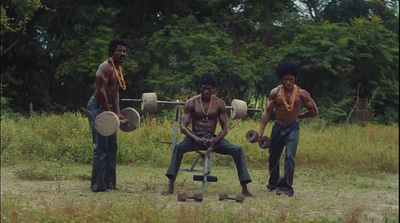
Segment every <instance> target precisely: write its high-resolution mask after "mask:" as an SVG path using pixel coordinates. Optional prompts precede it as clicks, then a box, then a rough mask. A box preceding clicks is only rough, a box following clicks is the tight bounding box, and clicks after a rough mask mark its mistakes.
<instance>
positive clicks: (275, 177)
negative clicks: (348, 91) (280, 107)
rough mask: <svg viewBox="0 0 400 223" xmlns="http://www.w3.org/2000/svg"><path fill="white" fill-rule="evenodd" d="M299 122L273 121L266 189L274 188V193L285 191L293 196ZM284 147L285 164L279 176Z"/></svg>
mask: <svg viewBox="0 0 400 223" xmlns="http://www.w3.org/2000/svg"><path fill="white" fill-rule="evenodd" d="M299 129H300V128H299V123H298V122H293V123H291V124H289V125H286V126H283V125H280V124H278V123H275V124H274V126H273V127H272V132H271V147H270V148H269V174H270V178H269V182H268V186H267V188H268V189H271V190H276V193H278V194H280V193H285V194H287V195H289V196H293V194H294V190H293V187H292V185H293V176H294V168H295V166H296V163H295V160H294V158H295V156H296V151H297V145H298V143H299ZM283 147H286V152H285V166H284V171H283V173H282V175H281V176H279V162H280V158H281V155H282V152H283Z"/></svg>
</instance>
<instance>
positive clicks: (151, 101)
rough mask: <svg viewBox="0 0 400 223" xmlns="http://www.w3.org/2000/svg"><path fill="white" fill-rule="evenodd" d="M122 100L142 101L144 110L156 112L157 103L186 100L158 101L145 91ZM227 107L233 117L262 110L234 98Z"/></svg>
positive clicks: (153, 94) (153, 95)
mask: <svg viewBox="0 0 400 223" xmlns="http://www.w3.org/2000/svg"><path fill="white" fill-rule="evenodd" d="M121 101H122V102H140V103H141V109H142V111H144V112H156V111H157V104H169V105H184V104H185V102H174V101H158V100H157V95H156V93H155V92H149V93H143V94H142V99H121ZM226 108H227V109H231V117H232V119H245V118H246V116H247V111H255V112H261V110H260V109H254V108H247V103H246V102H245V101H243V100H239V99H233V100H232V102H231V106H226Z"/></svg>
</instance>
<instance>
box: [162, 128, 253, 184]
mask: <svg viewBox="0 0 400 223" xmlns="http://www.w3.org/2000/svg"><path fill="white" fill-rule="evenodd" d="M193 133H194V134H195V135H196V136H198V137H203V136H205V135H207V134H208V133H196V132H193ZM211 135H212V136H215V134H211ZM195 150H207V148H205V147H204V146H202V145H199V144H197V143H196V142H195V141H194V140H193V139H191V138H189V137H185V138H183V139H182V140H181V141H180V142H178V143H177V144H176V145H175V146H174V148H173V149H172V157H171V163H170V165H169V168H168V170H167V173H166V174H165V175H166V176H167V177H168V178H172V179H176V177H177V175H178V171H179V168H180V166H181V162H182V158H183V154H184V153H186V152H191V151H195ZM213 151H214V152H216V153H219V154H224V155H231V156H232V157H233V160H234V162H235V164H236V170H237V174H238V177H239V181H240V184H245V183H250V182H251V178H250V175H249V173H248V171H247V167H246V161H245V158H244V153H243V149H242V147H241V146H239V145H236V144H234V143H232V142H230V141H229V140H227V139H221V140H220V141H218V142H217V143H216V144H215V145H214V150H213Z"/></svg>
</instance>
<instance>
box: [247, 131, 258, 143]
mask: <svg viewBox="0 0 400 223" xmlns="http://www.w3.org/2000/svg"><path fill="white" fill-rule="evenodd" d="M246 139H247V141H249V142H251V143H254V142H257V141H258V132H256V131H254V130H250V131H248V132H247V133H246Z"/></svg>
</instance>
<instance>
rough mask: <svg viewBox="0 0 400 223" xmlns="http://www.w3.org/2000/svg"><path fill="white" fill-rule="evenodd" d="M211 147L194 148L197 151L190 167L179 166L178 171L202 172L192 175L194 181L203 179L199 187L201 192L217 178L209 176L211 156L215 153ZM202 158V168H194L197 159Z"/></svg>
mask: <svg viewBox="0 0 400 223" xmlns="http://www.w3.org/2000/svg"><path fill="white" fill-rule="evenodd" d="M213 149H214V148H213V147H209V148H208V149H207V150H196V151H195V152H196V153H198V155H197V157H196V158H195V159H194V161H193V163H192V165H191V166H190V168H180V169H179V171H187V172H199V173H203V175H194V176H193V180H194V181H203V185H202V188H201V191H202V193H204V192H205V191H206V186H209V185H210V182H217V181H218V178H217V177H215V176H211V161H212V160H211V156H212V155H214V154H215V152H214V151H213ZM200 158H202V159H203V169H194V168H195V166H196V164H197V163H198V161H199V159H200Z"/></svg>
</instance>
